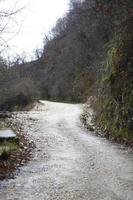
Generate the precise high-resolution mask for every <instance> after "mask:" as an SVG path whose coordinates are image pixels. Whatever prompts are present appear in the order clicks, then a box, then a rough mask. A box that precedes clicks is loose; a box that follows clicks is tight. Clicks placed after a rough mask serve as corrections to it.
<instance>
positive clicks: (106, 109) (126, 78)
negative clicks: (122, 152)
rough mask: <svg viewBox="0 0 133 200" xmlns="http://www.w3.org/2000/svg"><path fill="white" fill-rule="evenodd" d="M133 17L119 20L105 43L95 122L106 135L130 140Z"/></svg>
mask: <svg viewBox="0 0 133 200" xmlns="http://www.w3.org/2000/svg"><path fill="white" fill-rule="evenodd" d="M131 21H132V17H131V18H129V19H128V20H126V22H124V23H122V24H121V25H120V26H119V27H118V28H117V31H116V32H115V34H114V37H113V39H112V40H111V42H109V44H108V53H107V58H106V61H105V64H104V67H105V70H104V73H103V76H102V81H101V87H102V93H101V94H99V95H98V98H97V102H96V104H97V116H96V122H97V124H98V126H100V127H101V128H102V130H105V133H106V136H108V137H112V138H114V139H117V140H119V141H125V142H127V143H128V142H132V141H133V54H132V49H133V28H132V26H131Z"/></svg>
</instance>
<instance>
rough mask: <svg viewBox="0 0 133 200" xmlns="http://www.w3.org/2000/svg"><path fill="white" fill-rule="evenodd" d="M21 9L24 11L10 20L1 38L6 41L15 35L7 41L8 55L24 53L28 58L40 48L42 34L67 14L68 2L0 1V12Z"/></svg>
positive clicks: (36, 0) (38, 0)
mask: <svg viewBox="0 0 133 200" xmlns="http://www.w3.org/2000/svg"><path fill="white" fill-rule="evenodd" d="M22 7H24V9H23V10H22V11H21V12H20V13H18V14H16V15H15V16H13V19H11V20H10V23H9V24H8V29H7V30H6V33H4V34H3V35H2V37H3V38H4V39H5V40H6V41H7V40H8V39H9V38H11V37H12V36H14V35H15V34H17V35H16V37H13V38H12V40H10V41H8V46H9V47H8V54H9V55H10V56H14V55H15V54H16V53H17V54H22V52H26V54H27V55H28V57H30V56H31V55H32V53H33V50H34V49H35V48H40V47H41V46H42V44H43V38H44V34H45V33H48V31H50V29H51V28H52V27H53V26H54V24H55V22H56V20H57V19H58V18H59V17H61V16H63V15H64V14H65V13H66V12H67V10H68V7H69V0H2V1H1V3H0V10H2V9H3V10H4V9H5V10H11V9H12V10H15V9H19V8H22ZM3 23H7V21H4V22H3ZM5 53H7V49H6V50H5Z"/></svg>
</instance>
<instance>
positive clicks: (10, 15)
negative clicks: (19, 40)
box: [0, 2, 25, 53]
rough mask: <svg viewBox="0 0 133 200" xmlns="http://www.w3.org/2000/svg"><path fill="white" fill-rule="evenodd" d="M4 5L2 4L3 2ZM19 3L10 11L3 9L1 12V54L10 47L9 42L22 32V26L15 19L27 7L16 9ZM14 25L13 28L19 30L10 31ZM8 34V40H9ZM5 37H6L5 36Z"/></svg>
mask: <svg viewBox="0 0 133 200" xmlns="http://www.w3.org/2000/svg"><path fill="white" fill-rule="evenodd" d="M1 4H2V2H1ZM16 7H17V2H16V3H15V4H14V5H13V7H11V8H9V9H5V8H3V9H1V10H0V53H1V52H2V51H3V50H4V49H5V48H7V47H8V42H9V41H10V40H12V39H13V38H14V37H16V35H18V33H19V32H20V29H21V25H22V24H18V22H17V21H16V19H15V15H17V14H19V13H20V12H22V11H23V10H24V8H25V7H21V8H16ZM10 25H12V27H13V28H14V27H16V29H17V30H15V31H12V33H11V31H9V30H8V28H9V27H10ZM7 34H8V39H6V38H7ZM3 35H4V36H3ZM5 35H6V36H5Z"/></svg>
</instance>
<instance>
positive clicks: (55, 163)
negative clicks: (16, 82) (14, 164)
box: [0, 101, 133, 200]
mask: <svg viewBox="0 0 133 200" xmlns="http://www.w3.org/2000/svg"><path fill="white" fill-rule="evenodd" d="M42 104H43V105H42V106H40V107H39V108H38V110H37V111H31V112H28V113H23V112H22V113H18V117H17V120H19V121H23V122H24V131H25V132H26V133H27V134H28V137H29V139H32V140H34V142H35V144H36V148H35V150H34V152H33V153H34V157H33V159H32V160H31V161H29V162H28V163H27V164H26V165H25V166H23V167H21V168H20V171H19V173H18V174H17V175H16V176H15V178H14V179H9V180H5V181H2V182H0V200H133V155H132V153H130V152H128V151H127V150H125V149H122V148H121V147H120V146H118V145H115V144H112V143H110V142H108V141H107V140H106V139H103V138H99V137H96V136H94V135H93V134H92V133H87V132H86V131H85V130H84V129H83V127H82V126H81V124H80V119H79V116H80V114H81V110H82V106H81V105H72V104H63V103H52V102H47V101H44V102H42Z"/></svg>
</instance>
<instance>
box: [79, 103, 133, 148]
mask: <svg viewBox="0 0 133 200" xmlns="http://www.w3.org/2000/svg"><path fill="white" fill-rule="evenodd" d="M95 115H96V113H95V112H94V110H93V109H92V107H91V103H90V102H89V101H88V103H87V104H86V105H85V106H84V108H83V113H82V115H81V117H80V119H81V121H82V123H83V125H84V126H85V128H86V129H87V130H88V131H89V132H92V134H95V135H97V136H99V137H104V138H107V139H108V140H110V141H112V142H113V143H117V144H120V145H122V146H123V147H126V148H129V149H130V150H131V151H133V142H132V141H131V142H129V141H126V140H125V141H124V140H122V141H121V140H119V139H116V138H114V137H113V136H112V135H111V134H108V132H107V130H106V127H104V128H103V127H99V126H98V125H97V124H96V123H95Z"/></svg>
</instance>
